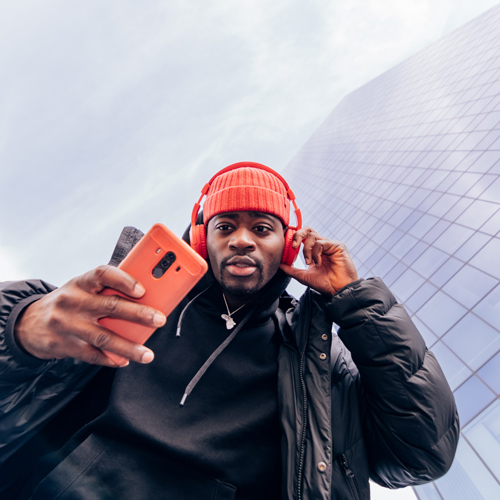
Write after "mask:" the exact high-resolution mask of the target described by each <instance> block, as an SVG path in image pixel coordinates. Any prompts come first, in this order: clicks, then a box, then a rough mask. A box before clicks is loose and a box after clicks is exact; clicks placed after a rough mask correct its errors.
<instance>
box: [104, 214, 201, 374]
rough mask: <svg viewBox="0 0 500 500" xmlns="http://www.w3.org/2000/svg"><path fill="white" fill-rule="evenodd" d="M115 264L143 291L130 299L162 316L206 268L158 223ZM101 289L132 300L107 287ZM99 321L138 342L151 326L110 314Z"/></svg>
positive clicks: (148, 335) (110, 355)
mask: <svg viewBox="0 0 500 500" xmlns="http://www.w3.org/2000/svg"><path fill="white" fill-rule="evenodd" d="M172 255H173V256H174V257H172ZM118 267H119V268H120V269H123V270H124V271H126V272H127V273H128V274H130V275H131V276H133V277H134V278H136V279H137V280H138V281H140V282H141V284H142V285H143V286H144V288H145V289H146V293H145V294H144V295H143V296H142V297H141V298H140V299H134V302H138V303H141V304H146V305H148V306H151V307H154V308H155V309H158V310H160V311H161V312H163V313H164V314H165V315H166V316H168V315H169V314H170V313H171V312H172V311H173V309H175V307H176V306H177V305H178V304H179V303H180V302H181V300H182V299H183V298H184V297H185V296H186V295H187V294H188V292H189V291H190V290H191V289H192V288H193V287H194V286H195V285H196V283H197V282H198V281H199V280H200V279H201V278H202V276H203V275H204V274H205V273H206V272H207V270H208V265H207V262H206V261H205V260H204V259H203V258H202V257H201V256H200V255H199V254H198V253H196V252H195V251H194V250H193V249H192V248H191V247H190V246H189V245H188V244H187V243H186V242H184V241H183V240H181V239H180V238H178V237H177V236H176V235H175V234H174V233H172V232H171V231H170V230H169V229H168V228H166V227H165V226H164V225H162V224H155V225H154V226H153V227H152V228H151V229H150V230H149V231H148V232H147V233H146V234H145V235H144V236H143V238H142V239H141V240H140V241H139V242H138V243H137V244H136V245H135V247H134V248H133V249H132V250H131V251H130V253H129V254H128V255H127V257H126V258H125V259H124V260H123V261H122V262H121V264H120V265H119V266H118ZM162 273H163V274H162ZM160 274H161V276H160ZM101 293H102V294H104V295H120V296H122V297H125V298H128V299H129V300H132V299H130V297H126V296H125V295H123V294H122V293H120V292H117V291H116V290H112V289H109V288H108V289H105V290H103V291H102V292H101ZM99 322H100V323H101V324H102V325H103V326H104V327H105V328H107V329H109V330H112V331H113V332H115V333H117V334H119V335H121V336H122V337H125V338H127V339H129V340H133V341H134V342H137V343H140V344H143V343H144V342H146V340H147V339H148V338H149V337H150V336H151V334H152V333H153V332H154V330H155V329H154V328H149V327H145V326H142V325H138V324H136V323H131V322H129V321H125V320H121V319H117V318H111V317H108V318H102V319H101V320H99ZM106 354H107V355H108V356H109V357H111V359H113V360H115V361H116V362H118V363H120V364H121V363H123V362H124V361H125V359H124V358H122V357H121V356H118V355H116V354H113V353H109V352H106Z"/></svg>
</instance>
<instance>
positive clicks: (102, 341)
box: [91, 332, 111, 349]
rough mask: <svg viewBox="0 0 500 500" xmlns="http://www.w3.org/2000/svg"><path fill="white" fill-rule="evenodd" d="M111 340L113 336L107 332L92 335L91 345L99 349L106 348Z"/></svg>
mask: <svg viewBox="0 0 500 500" xmlns="http://www.w3.org/2000/svg"><path fill="white" fill-rule="evenodd" d="M110 340H111V336H110V335H109V333H106V332H97V333H92V335H91V344H92V345H93V346H94V347H97V348H98V349H102V348H104V347H106V346H107V345H108V344H109V342H110Z"/></svg>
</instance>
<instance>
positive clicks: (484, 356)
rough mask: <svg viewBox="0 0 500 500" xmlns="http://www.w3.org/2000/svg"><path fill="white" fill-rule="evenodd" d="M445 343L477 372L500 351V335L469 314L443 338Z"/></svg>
mask: <svg viewBox="0 0 500 500" xmlns="http://www.w3.org/2000/svg"><path fill="white" fill-rule="evenodd" d="M443 342H444V343H445V344H446V345H447V346H448V347H449V348H450V349H452V350H453V352H455V353H456V354H457V355H458V356H459V357H460V358H461V359H462V360H463V361H465V363H467V365H468V366H470V367H471V368H472V369H473V370H476V369H478V368H479V367H480V366H481V365H483V364H484V363H485V362H486V361H488V359H489V358H490V357H491V355H492V354H493V353H495V352H497V351H498V350H500V333H499V332H497V330H495V329H494V328H492V327H491V326H489V325H487V324H486V323H485V322H484V321H482V320H481V319H480V318H478V317H477V316H476V315H475V314H471V313H469V314H467V316H465V318H463V319H462V320H461V321H459V322H458V323H457V324H456V325H455V326H454V327H453V328H452V329H451V330H450V331H449V332H448V333H447V334H446V335H445V336H444V337H443Z"/></svg>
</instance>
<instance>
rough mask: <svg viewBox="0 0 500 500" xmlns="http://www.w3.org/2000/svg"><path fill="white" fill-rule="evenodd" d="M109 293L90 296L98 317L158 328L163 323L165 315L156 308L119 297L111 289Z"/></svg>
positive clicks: (94, 311)
mask: <svg viewBox="0 0 500 500" xmlns="http://www.w3.org/2000/svg"><path fill="white" fill-rule="evenodd" d="M109 293H110V295H108V294H106V295H104V294H102V295H96V296H92V300H93V301H95V304H94V305H93V307H92V309H93V313H94V314H95V315H96V316H97V317H98V318H104V317H109V318H120V319H123V320H125V321H131V322H133V323H138V324H139V325H143V326H149V327H151V328H159V327H161V326H163V325H164V324H165V322H166V320H167V318H166V316H165V315H164V314H163V313H162V312H160V311H158V310H157V309H154V308H152V307H149V306H146V305H144V304H139V303H137V302H133V301H132V300H129V299H127V298H125V297H120V296H119V295H115V294H113V293H112V291H109Z"/></svg>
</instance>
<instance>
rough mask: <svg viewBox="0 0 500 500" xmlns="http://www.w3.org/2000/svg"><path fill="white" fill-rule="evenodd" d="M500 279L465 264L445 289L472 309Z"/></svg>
mask: <svg viewBox="0 0 500 500" xmlns="http://www.w3.org/2000/svg"><path fill="white" fill-rule="evenodd" d="M497 284H498V281H497V280H495V279H494V278H492V277H491V276H488V275H487V274H484V273H483V272H481V271H479V269H476V268H474V267H471V266H464V267H463V268H462V269H460V271H458V273H457V274H455V276H453V278H451V280H450V281H448V283H446V285H444V287H443V290H444V291H445V292H448V294H449V295H451V296H452V297H453V298H454V299H456V300H458V301H459V302H460V303H461V304H463V305H464V306H465V307H467V308H468V309H472V308H473V307H474V306H475V305H476V304H477V303H478V302H479V301H480V300H481V299H482V298H483V297H484V296H485V295H486V294H488V293H489V292H491V290H493V288H494V287H495V286H496V285H497Z"/></svg>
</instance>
